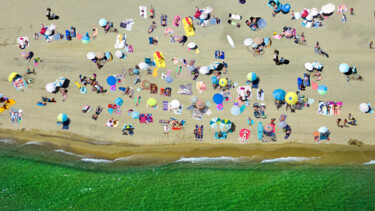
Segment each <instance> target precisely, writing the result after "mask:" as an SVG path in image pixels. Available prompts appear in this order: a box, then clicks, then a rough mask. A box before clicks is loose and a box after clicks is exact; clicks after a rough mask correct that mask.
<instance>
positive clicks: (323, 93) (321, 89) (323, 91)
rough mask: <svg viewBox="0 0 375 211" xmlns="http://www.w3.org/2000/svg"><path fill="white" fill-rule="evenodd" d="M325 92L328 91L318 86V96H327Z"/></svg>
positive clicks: (324, 87)
mask: <svg viewBox="0 0 375 211" xmlns="http://www.w3.org/2000/svg"><path fill="white" fill-rule="evenodd" d="M327 91H328V89H327V87H326V86H324V85H320V86H318V93H319V94H320V95H325V94H327Z"/></svg>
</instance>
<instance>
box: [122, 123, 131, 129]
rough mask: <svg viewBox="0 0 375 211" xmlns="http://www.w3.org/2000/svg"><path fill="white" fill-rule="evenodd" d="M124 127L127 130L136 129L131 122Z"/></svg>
mask: <svg viewBox="0 0 375 211" xmlns="http://www.w3.org/2000/svg"><path fill="white" fill-rule="evenodd" d="M122 129H125V130H130V129H134V127H133V125H131V124H125V125H124V126H123V127H122Z"/></svg>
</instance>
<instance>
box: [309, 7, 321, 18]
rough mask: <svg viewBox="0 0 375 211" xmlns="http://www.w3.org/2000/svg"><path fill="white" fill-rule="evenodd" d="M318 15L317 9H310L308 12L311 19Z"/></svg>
mask: <svg viewBox="0 0 375 211" xmlns="http://www.w3.org/2000/svg"><path fill="white" fill-rule="evenodd" d="M318 14H319V10H318V8H312V9H311V10H310V15H312V16H313V17H315V16H317V15H318Z"/></svg>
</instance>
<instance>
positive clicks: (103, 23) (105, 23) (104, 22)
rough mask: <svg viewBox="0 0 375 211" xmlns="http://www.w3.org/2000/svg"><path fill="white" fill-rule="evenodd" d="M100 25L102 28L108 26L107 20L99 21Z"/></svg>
mask: <svg viewBox="0 0 375 211" xmlns="http://www.w3.org/2000/svg"><path fill="white" fill-rule="evenodd" d="M99 25H100V26H105V25H107V20H106V19H104V18H102V19H100V20H99Z"/></svg>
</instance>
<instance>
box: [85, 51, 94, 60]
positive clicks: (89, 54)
mask: <svg viewBox="0 0 375 211" xmlns="http://www.w3.org/2000/svg"><path fill="white" fill-rule="evenodd" d="M86 58H87V59H90V60H91V59H95V53H94V52H88V53H87V55H86Z"/></svg>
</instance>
